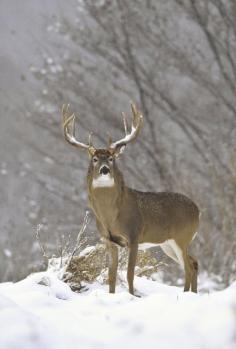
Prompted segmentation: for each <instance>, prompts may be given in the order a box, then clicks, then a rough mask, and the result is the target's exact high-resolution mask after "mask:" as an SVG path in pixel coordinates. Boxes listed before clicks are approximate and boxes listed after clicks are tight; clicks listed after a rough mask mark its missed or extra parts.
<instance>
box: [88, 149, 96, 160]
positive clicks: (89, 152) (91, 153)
mask: <svg viewBox="0 0 236 349" xmlns="http://www.w3.org/2000/svg"><path fill="white" fill-rule="evenodd" d="M95 152H96V149H95V148H94V147H89V148H88V155H89V157H90V158H91V157H93V156H94V155H95Z"/></svg>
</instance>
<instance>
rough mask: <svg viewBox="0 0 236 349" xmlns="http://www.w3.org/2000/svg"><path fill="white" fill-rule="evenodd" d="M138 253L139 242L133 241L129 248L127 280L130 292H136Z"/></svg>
mask: <svg viewBox="0 0 236 349" xmlns="http://www.w3.org/2000/svg"><path fill="white" fill-rule="evenodd" d="M137 253H138V243H133V244H132V245H131V246H130V249H129V262H128V270H127V280H128V285H129V293H131V294H134V268H135V263H136V258H137Z"/></svg>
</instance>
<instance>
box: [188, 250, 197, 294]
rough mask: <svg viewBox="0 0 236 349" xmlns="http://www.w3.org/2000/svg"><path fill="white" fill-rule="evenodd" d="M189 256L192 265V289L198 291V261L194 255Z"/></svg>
mask: <svg viewBox="0 0 236 349" xmlns="http://www.w3.org/2000/svg"><path fill="white" fill-rule="evenodd" d="M189 258H190V261H191V265H192V279H191V291H192V292H195V293H197V276H198V262H197V260H196V258H194V257H193V256H190V255H189Z"/></svg>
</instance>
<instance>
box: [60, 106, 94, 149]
mask: <svg viewBox="0 0 236 349" xmlns="http://www.w3.org/2000/svg"><path fill="white" fill-rule="evenodd" d="M62 121H63V122H62V128H63V134H64V137H65V140H66V141H67V142H68V143H70V144H71V145H73V146H75V147H78V148H83V149H88V150H89V149H94V148H93V146H92V142H91V136H89V144H84V143H82V142H79V141H77V140H76V138H75V114H74V113H73V114H72V115H70V114H69V104H63V106H62Z"/></svg>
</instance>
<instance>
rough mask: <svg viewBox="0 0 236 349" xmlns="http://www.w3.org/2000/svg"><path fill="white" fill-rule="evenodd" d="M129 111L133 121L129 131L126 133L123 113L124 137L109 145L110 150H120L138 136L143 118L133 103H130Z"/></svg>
mask: <svg viewBox="0 0 236 349" xmlns="http://www.w3.org/2000/svg"><path fill="white" fill-rule="evenodd" d="M131 110H132V113H133V119H132V125H131V130H130V132H128V124H127V118H126V115H125V113H122V117H123V122H124V130H125V137H124V138H121V139H120V140H118V141H116V142H113V143H110V148H111V149H121V148H122V147H123V146H126V145H127V144H128V143H129V142H131V141H133V140H135V139H136V137H137V136H138V134H139V132H140V130H141V126H142V122H143V116H142V114H141V113H140V111H139V110H138V109H137V108H136V106H135V104H134V103H131Z"/></svg>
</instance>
